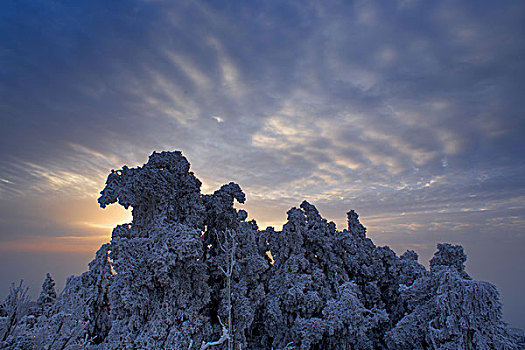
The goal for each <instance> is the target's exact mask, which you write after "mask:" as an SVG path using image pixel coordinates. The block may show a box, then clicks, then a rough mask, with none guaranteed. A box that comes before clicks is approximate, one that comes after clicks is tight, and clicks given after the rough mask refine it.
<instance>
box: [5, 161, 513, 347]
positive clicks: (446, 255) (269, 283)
mask: <svg viewBox="0 0 525 350" xmlns="http://www.w3.org/2000/svg"><path fill="white" fill-rule="evenodd" d="M189 170H190V164H189V163H188V161H187V160H186V158H184V157H183V156H182V155H181V153H180V152H162V153H153V154H152V155H151V156H150V158H149V161H148V162H147V163H146V164H144V165H143V166H142V167H137V168H128V167H123V168H122V169H121V170H118V171H112V172H111V174H110V175H109V176H108V179H107V182H106V187H105V188H104V190H103V191H102V192H101V197H100V198H99V203H100V205H101V206H102V207H105V206H106V205H109V204H111V203H115V202H118V203H119V204H121V205H123V206H124V207H126V208H128V207H129V206H131V207H132V208H133V222H132V223H131V224H125V225H119V226H117V227H115V229H114V230H113V233H112V238H111V242H110V243H108V244H104V245H102V247H101V248H100V249H99V251H98V252H97V253H96V257H95V259H94V260H93V261H92V262H91V263H90V264H89V270H88V271H87V272H85V273H83V274H82V275H80V276H72V277H70V278H69V279H68V280H67V283H66V286H65V288H64V290H63V291H62V292H61V293H60V294H59V295H57V293H56V292H55V287H54V282H53V279H52V278H51V276H50V275H49V274H48V275H47V277H46V279H45V281H44V284H43V286H42V292H41V294H40V297H39V298H38V300H37V301H36V302H31V301H30V300H29V298H28V297H27V290H26V289H25V288H24V287H23V286H22V285H18V286H14V285H13V287H12V289H11V292H10V294H9V296H8V297H7V298H6V299H5V301H4V302H3V304H2V306H1V309H0V317H1V318H0V348H13V349H35V348H37V349H81V348H82V349H84V348H86V349H184V350H190V349H195V350H199V349H200V350H204V349H236V350H241V349H302V350H307V349H516V348H517V344H516V339H514V338H513V336H512V335H510V333H509V330H508V329H507V328H506V326H505V324H504V323H503V322H502V321H501V305H500V302H499V298H498V292H497V290H496V289H495V287H494V286H493V285H491V284H489V283H486V282H479V281H474V280H472V279H471V278H470V277H469V276H468V274H467V273H466V272H465V270H464V263H465V260H466V256H465V254H464V253H463V248H461V247H460V246H452V245H449V244H439V245H438V251H437V253H436V254H435V256H434V258H432V260H431V261H430V271H427V270H426V269H425V268H424V267H423V266H422V265H420V264H419V263H418V262H417V254H416V253H415V252H413V251H407V252H406V253H404V254H403V255H401V257H398V256H396V254H395V253H394V252H393V251H392V250H391V249H390V248H388V247H376V246H375V245H374V244H373V243H372V241H371V240H370V239H368V238H367V237H366V229H365V228H364V227H363V226H362V225H361V224H360V223H359V220H358V216H357V214H356V213H355V212H354V211H350V212H349V213H348V229H346V230H343V231H337V230H336V226H335V224H334V223H333V222H327V220H325V219H323V218H322V217H321V216H320V215H319V212H318V211H317V209H316V208H315V207H314V206H313V205H311V204H309V203H307V202H303V203H302V204H301V205H300V207H299V208H292V209H290V210H289V211H288V219H287V223H286V224H285V225H284V226H283V230H282V231H280V232H278V231H274V230H273V229H272V228H267V229H266V230H263V231H261V230H259V229H258V227H257V224H256V223H255V221H246V218H247V213H246V212H245V211H243V210H236V209H235V208H234V207H233V204H234V200H236V201H238V202H240V203H243V202H244V200H245V195H244V193H243V192H242V190H241V188H240V187H239V186H238V185H237V184H234V183H230V184H227V185H224V186H222V187H221V188H220V189H219V190H217V191H215V192H214V193H213V194H210V195H205V194H201V192H200V185H201V182H200V181H199V180H198V179H197V178H196V177H195V176H194V174H193V173H192V172H190V171H189Z"/></svg>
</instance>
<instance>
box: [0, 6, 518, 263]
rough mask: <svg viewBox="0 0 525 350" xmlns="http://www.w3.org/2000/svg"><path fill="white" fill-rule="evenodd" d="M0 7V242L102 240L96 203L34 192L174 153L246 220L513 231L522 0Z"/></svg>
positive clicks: (421, 237)
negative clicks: (292, 215) (242, 195)
mask: <svg viewBox="0 0 525 350" xmlns="http://www.w3.org/2000/svg"><path fill="white" fill-rule="evenodd" d="M0 6H1V7H2V9H1V10H2V11H0V13H2V21H0V40H2V42H3V43H4V45H3V48H2V55H0V67H1V68H0V96H2V99H1V101H0V118H1V122H2V128H1V130H0V147H1V148H2V153H1V154H0V195H1V197H2V201H1V205H2V208H4V211H3V214H2V217H1V222H0V240H2V242H4V243H2V244H8V243H7V242H14V241H16V240H17V239H20V242H22V241H23V239H22V237H31V238H35V239H36V238H37V237H38V238H39V239H44V238H45V237H51V238H52V239H56V237H60V236H61V235H66V236H75V237H77V236H78V237H87V236H89V235H93V236H94V237H95V236H100V235H101V234H102V233H101V232H102V231H101V230H102V228H101V227H100V226H101V225H102V226H105V225H110V224H112V223H110V222H109V221H111V220H109V221H107V222H106V221H104V222H102V223H101V222H100V220H99V219H96V216H97V215H103V214H100V213H101V212H102V211H98V209H96V203H95V202H92V204H89V205H88V204H82V205H79V206H77V209H78V213H79V214H78V215H76V214H75V215H73V214H71V213H70V212H69V215H70V216H71V215H73V216H74V221H75V222H84V223H86V222H88V223H90V224H89V225H87V224H86V225H84V226H82V225H72V224H71V222H70V220H69V219H68V220H64V218H65V217H67V216H65V215H64V211H65V210H66V208H64V207H62V206H57V205H53V206H49V202H46V200H48V199H53V198H55V199H56V201H59V200H60V201H63V203H66V204H64V205H65V206H66V207H67V206H68V205H67V203H72V202H74V201H76V200H79V201H94V198H96V196H97V195H98V191H100V190H101V189H102V188H103V186H104V181H105V178H106V176H107V174H108V172H109V171H110V169H118V168H120V167H121V166H122V165H123V164H127V165H129V166H138V165H141V164H143V163H144V162H145V161H146V160H147V156H148V155H149V154H150V153H151V152H152V151H153V150H157V151H160V150H174V149H180V150H182V151H183V153H184V154H185V155H186V156H187V157H188V159H189V161H190V162H191V163H192V170H193V171H195V172H196V174H197V176H198V177H199V178H201V179H202V180H203V182H204V183H203V191H204V192H208V193H209V192H212V191H213V190H215V189H216V188H218V187H220V185H221V184H223V183H226V182H229V181H235V182H238V183H239V184H240V185H241V186H242V187H243V189H244V190H245V192H246V193H247V199H248V201H247V204H246V208H248V209H249V211H250V215H251V216H252V217H255V218H256V219H258V221H259V222H260V223H261V225H262V226H265V225H275V226H279V225H280V223H282V221H283V220H284V218H285V211H286V210H287V209H288V208H289V207H291V206H297V205H298V204H299V203H300V202H301V201H302V199H308V200H309V201H311V202H312V203H314V204H316V205H318V206H319V207H320V208H321V209H322V212H323V214H324V215H326V216H328V217H329V218H330V219H331V220H335V221H336V222H337V223H338V224H339V226H340V227H344V221H345V218H344V212H345V211H346V210H349V209H351V208H355V209H357V210H358V211H359V212H360V213H361V216H362V218H363V220H364V221H365V223H367V222H368V223H370V224H369V226H370V232H371V234H372V232H373V231H377V232H385V233H384V234H378V235H377V236H374V237H375V238H377V239H378V240H379V241H380V242H383V243H384V244H387V243H388V244H389V245H392V246H394V247H396V249H398V248H401V247H415V248H417V247H419V248H418V249H419V250H420V251H425V252H427V253H428V254H431V253H432V250H433V249H434V244H435V243H436V241H437V240H438V238H439V239H450V240H455V239H456V240H458V241H461V242H467V244H470V246H469V247H468V248H471V249H477V248H475V247H474V245H473V243H472V244H471V243H468V242H474V241H475V240H474V239H473V237H478V236H476V234H477V232H480V229H481V228H482V225H481V224H480V222H483V223H485V224H486V225H495V226H497V227H498V228H501V230H506V231H508V235H507V236H506V237H509V240H512V239H516V241H515V242H521V241H519V239H521V238H512V237H514V236H513V235H516V234H517V232H519V231H520V230H523V215H522V214H520V213H519V211H520V210H521V209H523V208H522V207H523V205H522V204H521V203H522V199H523V197H524V196H525V183H524V180H523V179H524V178H525V176H524V174H525V168H524V166H523V165H522V163H523V155H524V154H525V147H524V143H523V135H524V134H525V123H524V118H523V108H522V96H523V91H524V86H523V81H525V79H524V78H525V63H524V61H523V59H522V58H523V56H524V54H525V45H524V43H523V40H522V38H523V36H524V35H525V33H524V28H523V25H522V18H523V16H524V15H525V13H524V12H525V6H523V5H522V4H519V3H515V2H507V1H504V2H498V3H493V2H488V1H481V2H476V4H458V3H454V2H448V1H445V2H440V3H436V4H428V3H423V2H420V1H398V2H397V3H389V4H381V5H379V4H374V3H371V2H362V1H355V2H335V1H327V2H323V3H316V2H294V1H290V2H277V1H275V2H272V1H270V2H264V3H257V4H254V3H245V2H242V3H236V4H225V3H220V2H204V1H202V2H200V1H198V2H177V3H174V2H150V1H131V2H127V3H126V4H122V3H107V2H103V1H80V2H77V3H76V6H75V7H71V6H68V5H67V4H65V3H63V2H60V1H59V2H55V3H53V6H51V5H49V3H48V2H46V1H22V2H17V3H16V4H15V3H3V4H2V5H0ZM83 203H84V202H83ZM86 203H87V202H86ZM90 203H91V202H90ZM46 205H47V207H46ZM14 208H16V210H15V209H14ZM41 208H46V209H45V210H42V209H41ZM462 209H467V210H464V211H462ZM482 209H483V210H482ZM485 209H486V210H485ZM87 213H90V214H89V215H90V219H89V220H88V219H82V215H87ZM94 213H96V214H94ZM402 213H404V215H401V214H402ZM81 214H82V215H81ZM480 217H483V218H484V219H483V220H482V221H480V222H478V221H476V220H480V219H479V218H480ZM119 218H120V217H119ZM473 218H476V220H473ZM488 218H490V220H492V221H490V220H489V219H488ZM498 218H500V219H498ZM480 225H481V226H480ZM482 231H483V232H485V233H484V235H485V236H484V238H483V240H481V241H482V242H485V243H483V244H487V246H488V244H489V243H487V242H491V239H493V238H492V237H494V236H496V235H497V233H496V232H495V231H491V230H489V229H485V228H483V229H482ZM9 244H15V243H9ZM17 244H18V243H17ZM5 247H7V245H5ZM12 247H15V245H13V246H12ZM13 249H14V248H13ZM477 251H482V249H478V250H477ZM467 252H468V249H467ZM427 253H425V254H427ZM477 261H478V262H479V260H477ZM478 266H479V263H478Z"/></svg>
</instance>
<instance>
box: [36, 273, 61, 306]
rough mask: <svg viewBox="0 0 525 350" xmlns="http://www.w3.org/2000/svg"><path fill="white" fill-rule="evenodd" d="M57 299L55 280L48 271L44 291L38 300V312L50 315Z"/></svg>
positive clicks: (43, 284)
mask: <svg viewBox="0 0 525 350" xmlns="http://www.w3.org/2000/svg"><path fill="white" fill-rule="evenodd" d="M56 299H57V292H56V290H55V281H54V280H53V277H51V274H50V273H47V274H46V279H45V280H44V283H42V291H41V292H40V296H39V297H38V300H37V301H36V305H37V310H36V311H37V314H43V315H46V316H47V315H49V314H50V312H51V311H52V310H51V308H52V307H53V305H54V304H55V302H56Z"/></svg>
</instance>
